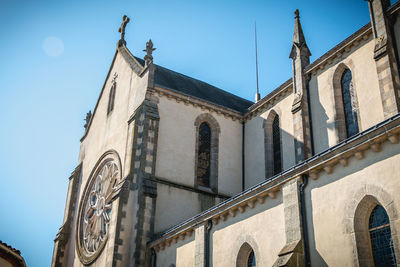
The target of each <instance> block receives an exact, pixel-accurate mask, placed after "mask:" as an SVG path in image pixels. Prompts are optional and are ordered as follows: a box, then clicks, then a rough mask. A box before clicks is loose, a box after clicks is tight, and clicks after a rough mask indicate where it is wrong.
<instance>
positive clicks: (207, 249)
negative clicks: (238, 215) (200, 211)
mask: <svg viewBox="0 0 400 267" xmlns="http://www.w3.org/2000/svg"><path fill="white" fill-rule="evenodd" d="M212 226H213V224H212V221H211V220H208V222H207V226H206V236H205V241H206V242H205V243H206V244H205V253H204V263H205V265H204V266H205V267H210V255H211V253H210V232H211V228H212Z"/></svg>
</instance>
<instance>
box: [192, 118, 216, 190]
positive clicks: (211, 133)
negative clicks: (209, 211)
mask: <svg viewBox="0 0 400 267" xmlns="http://www.w3.org/2000/svg"><path fill="white" fill-rule="evenodd" d="M194 126H195V128H196V135H195V138H196V147H195V155H194V157H195V166H194V167H195V168H194V185H195V187H197V188H202V189H206V190H207V189H210V190H212V191H213V192H218V150H219V134H220V132H221V130H220V127H219V124H218V121H217V120H216V119H215V118H214V117H213V116H212V115H211V114H209V113H203V114H201V115H199V116H198V117H197V118H196V119H195V121H194Z"/></svg>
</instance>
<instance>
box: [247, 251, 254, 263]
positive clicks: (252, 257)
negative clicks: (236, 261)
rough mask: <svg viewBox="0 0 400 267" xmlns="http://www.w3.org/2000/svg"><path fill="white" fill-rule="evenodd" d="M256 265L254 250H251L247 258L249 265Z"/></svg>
mask: <svg viewBox="0 0 400 267" xmlns="http://www.w3.org/2000/svg"><path fill="white" fill-rule="evenodd" d="M254 266H256V257H255V256H254V251H253V250H251V252H250V254H249V257H248V259H247V267H254Z"/></svg>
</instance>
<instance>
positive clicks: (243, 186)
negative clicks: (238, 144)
mask: <svg viewBox="0 0 400 267" xmlns="http://www.w3.org/2000/svg"><path fill="white" fill-rule="evenodd" d="M244 134H245V124H244V121H243V122H242V191H244V189H245V177H244V175H245V174H244V168H245V167H244Z"/></svg>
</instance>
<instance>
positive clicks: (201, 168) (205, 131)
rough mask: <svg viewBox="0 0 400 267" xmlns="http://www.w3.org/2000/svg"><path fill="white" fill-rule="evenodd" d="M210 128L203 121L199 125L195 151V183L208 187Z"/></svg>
mask: <svg viewBox="0 0 400 267" xmlns="http://www.w3.org/2000/svg"><path fill="white" fill-rule="evenodd" d="M210 160H211V128H210V125H208V123H206V122H203V123H202V124H200V127H199V144H198V151H197V184H198V185H201V186H205V187H210Z"/></svg>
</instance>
